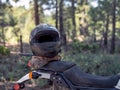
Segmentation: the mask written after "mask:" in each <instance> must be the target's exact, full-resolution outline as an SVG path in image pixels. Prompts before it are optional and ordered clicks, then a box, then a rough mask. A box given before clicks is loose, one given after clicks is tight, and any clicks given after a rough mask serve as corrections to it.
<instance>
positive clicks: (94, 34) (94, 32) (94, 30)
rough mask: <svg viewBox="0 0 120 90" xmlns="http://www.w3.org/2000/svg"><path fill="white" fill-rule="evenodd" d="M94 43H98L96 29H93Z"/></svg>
mask: <svg viewBox="0 0 120 90" xmlns="http://www.w3.org/2000/svg"><path fill="white" fill-rule="evenodd" d="M93 41H94V42H96V28H95V26H94V27H93Z"/></svg>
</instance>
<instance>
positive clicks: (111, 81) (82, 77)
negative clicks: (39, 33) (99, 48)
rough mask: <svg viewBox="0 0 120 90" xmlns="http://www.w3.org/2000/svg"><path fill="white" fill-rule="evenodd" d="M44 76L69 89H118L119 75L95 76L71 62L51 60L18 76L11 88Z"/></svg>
mask: <svg viewBox="0 0 120 90" xmlns="http://www.w3.org/2000/svg"><path fill="white" fill-rule="evenodd" d="M37 78H44V79H48V80H50V81H52V82H53V84H55V85H56V86H61V87H66V88H69V89H70V90H120V75H119V74H117V75H114V76H95V75H91V74H88V73H85V72H83V71H82V70H81V69H80V67H78V66H77V65H76V64H74V63H72V62H66V61H51V62H49V63H48V64H46V65H45V66H43V67H42V68H40V69H37V70H34V71H31V72H29V73H28V74H26V75H25V76H23V77H22V78H20V79H19V80H18V81H17V82H16V84H15V85H14V86H13V90H20V89H23V88H24V87H25V85H24V83H25V82H26V81H28V80H30V79H37Z"/></svg>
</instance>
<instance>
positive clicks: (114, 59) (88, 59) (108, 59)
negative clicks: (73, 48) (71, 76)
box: [63, 52, 120, 76]
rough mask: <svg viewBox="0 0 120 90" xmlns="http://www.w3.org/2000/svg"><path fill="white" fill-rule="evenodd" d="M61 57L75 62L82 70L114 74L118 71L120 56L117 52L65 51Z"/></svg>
mask: <svg viewBox="0 0 120 90" xmlns="http://www.w3.org/2000/svg"><path fill="white" fill-rule="evenodd" d="M64 56H65V57H64ZM63 57H64V58H63V59H64V60H66V61H72V62H74V63H76V64H77V65H78V66H80V68H81V69H82V70H83V71H85V72H87V73H91V74H95V75H105V76H107V75H115V74H117V73H119V71H120V59H119V58H120V56H119V55H118V54H115V55H110V54H92V53H78V54H74V55H73V54H72V55H71V53H69V52H67V53H65V54H64V55H63Z"/></svg>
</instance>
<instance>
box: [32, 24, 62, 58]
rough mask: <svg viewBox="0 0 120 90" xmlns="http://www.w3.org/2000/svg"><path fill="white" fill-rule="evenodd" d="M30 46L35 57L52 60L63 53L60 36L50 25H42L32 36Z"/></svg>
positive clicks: (34, 30) (35, 29)
mask: <svg viewBox="0 0 120 90" xmlns="http://www.w3.org/2000/svg"><path fill="white" fill-rule="evenodd" d="M30 46H31V49H32V52H33V55H35V56H43V57H49V58H52V57H54V56H56V55H57V54H58V53H59V52H60V51H61V42H60V34H59V32H58V30H57V29H56V28H55V27H53V26H51V25H48V24H40V25H38V26H37V27H36V28H34V29H33V31H32V32H31V35H30Z"/></svg>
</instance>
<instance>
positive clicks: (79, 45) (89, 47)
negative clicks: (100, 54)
mask: <svg viewBox="0 0 120 90" xmlns="http://www.w3.org/2000/svg"><path fill="white" fill-rule="evenodd" d="M69 45H70V47H71V46H72V49H73V50H74V51H76V52H92V53H95V52H97V51H99V45H98V44H97V43H91V44H89V43H85V42H80V41H77V40H75V41H74V42H72V43H70V44H69ZM73 50H71V51H73Z"/></svg>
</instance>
